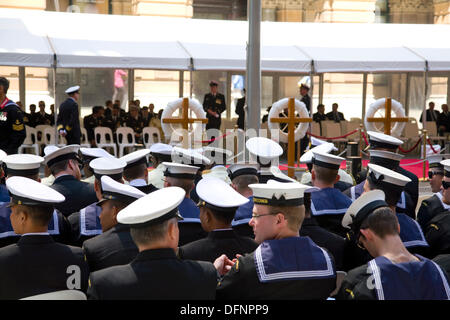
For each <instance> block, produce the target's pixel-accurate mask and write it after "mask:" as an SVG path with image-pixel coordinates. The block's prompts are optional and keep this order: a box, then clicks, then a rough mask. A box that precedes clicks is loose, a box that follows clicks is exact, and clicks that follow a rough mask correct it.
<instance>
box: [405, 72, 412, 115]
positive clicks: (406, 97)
mask: <svg viewBox="0 0 450 320" xmlns="http://www.w3.org/2000/svg"><path fill="white" fill-rule="evenodd" d="M410 86H411V73H410V72H407V73H406V89H405V113H406V116H407V117H408V116H409V92H410V90H411V89H410Z"/></svg>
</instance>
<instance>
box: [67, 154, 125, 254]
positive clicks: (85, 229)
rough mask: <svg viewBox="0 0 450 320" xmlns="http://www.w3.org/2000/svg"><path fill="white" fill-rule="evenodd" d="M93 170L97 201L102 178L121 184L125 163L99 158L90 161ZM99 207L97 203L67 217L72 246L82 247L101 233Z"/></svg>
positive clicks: (100, 195)
mask: <svg viewBox="0 0 450 320" xmlns="http://www.w3.org/2000/svg"><path fill="white" fill-rule="evenodd" d="M89 165H90V166H91V168H92V169H93V170H94V176H95V181H94V190H95V193H96V196H97V200H98V201H100V200H101V199H102V186H101V178H102V176H105V175H106V176H109V177H110V178H112V179H113V180H116V181H119V182H121V183H123V178H122V174H123V168H125V166H126V165H127V163H126V162H125V161H123V160H120V159H117V158H111V157H106V158H105V157H101V158H96V159H94V160H92V161H91V162H90V164H89ZM101 211H102V210H101V207H99V206H97V202H94V203H93V204H91V205H89V206H87V207H85V208H83V209H81V210H80V211H78V212H74V213H72V214H71V215H70V216H69V222H70V224H71V226H72V234H73V238H72V244H73V245H76V246H80V247H81V246H82V244H83V242H84V241H86V240H87V239H90V238H92V237H95V236H96V235H99V234H101V233H102V225H101V223H100V213H101Z"/></svg>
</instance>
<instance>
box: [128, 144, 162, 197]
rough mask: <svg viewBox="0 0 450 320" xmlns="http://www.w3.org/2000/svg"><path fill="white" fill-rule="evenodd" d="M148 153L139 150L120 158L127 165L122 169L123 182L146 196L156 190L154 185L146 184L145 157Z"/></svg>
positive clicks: (144, 150) (146, 164)
mask: <svg viewBox="0 0 450 320" xmlns="http://www.w3.org/2000/svg"><path fill="white" fill-rule="evenodd" d="M149 153H150V150H148V149H141V150H137V151H134V152H131V153H129V154H127V155H124V156H123V157H121V158H120V159H121V160H123V161H125V162H126V163H127V165H126V167H125V168H124V169H123V178H124V179H125V181H127V182H128V183H129V184H130V185H131V186H133V187H135V188H137V189H139V190H141V191H142V192H144V193H147V194H148V193H150V192H153V191H155V190H157V189H158V188H156V187H155V186H154V185H152V184H148V183H147V180H148V169H147V168H148V162H147V156H148V154H149Z"/></svg>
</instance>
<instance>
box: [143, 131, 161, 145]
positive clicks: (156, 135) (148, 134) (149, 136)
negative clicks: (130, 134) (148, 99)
mask: <svg viewBox="0 0 450 320" xmlns="http://www.w3.org/2000/svg"><path fill="white" fill-rule="evenodd" d="M142 136H143V140H144V145H145V148H147V149H148V148H150V146H151V145H152V144H154V143H157V142H162V141H161V133H160V132H159V129H158V128H156V127H144V129H142ZM155 140H156V141H155Z"/></svg>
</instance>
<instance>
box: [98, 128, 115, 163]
mask: <svg viewBox="0 0 450 320" xmlns="http://www.w3.org/2000/svg"><path fill="white" fill-rule="evenodd" d="M94 137H95V143H96V144H97V147H99V148H112V149H113V150H114V156H115V157H117V146H116V144H115V143H114V140H113V133H112V131H111V129H110V128H108V127H96V128H94ZM108 137H109V138H108Z"/></svg>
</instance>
